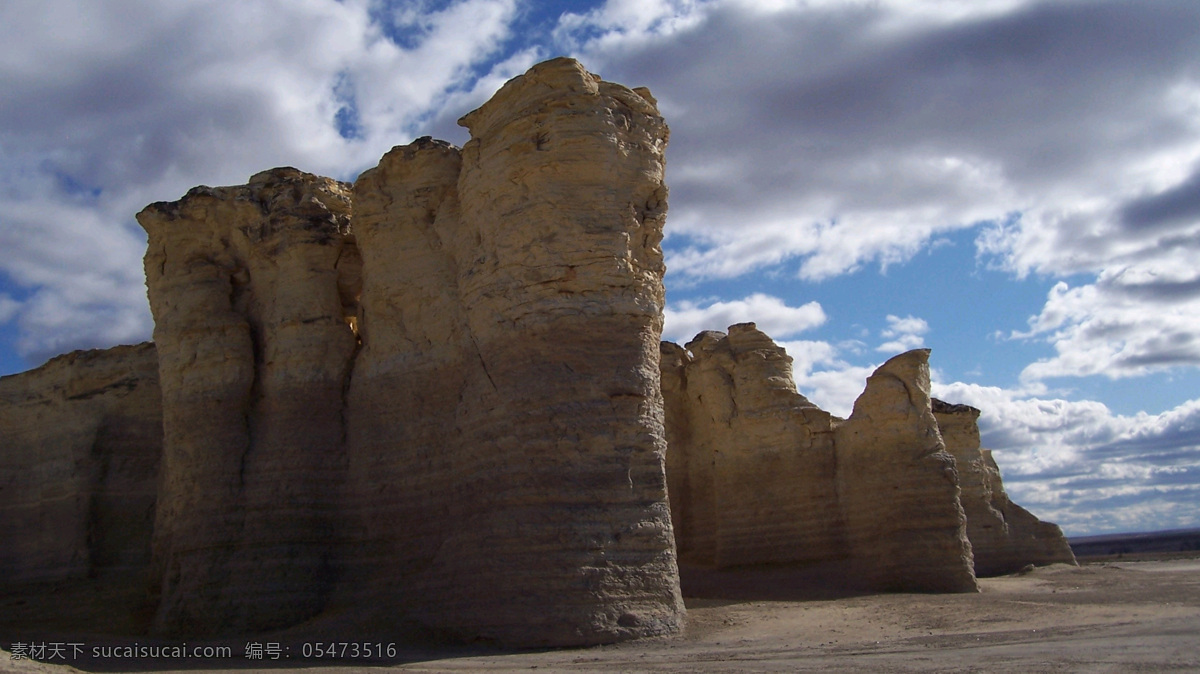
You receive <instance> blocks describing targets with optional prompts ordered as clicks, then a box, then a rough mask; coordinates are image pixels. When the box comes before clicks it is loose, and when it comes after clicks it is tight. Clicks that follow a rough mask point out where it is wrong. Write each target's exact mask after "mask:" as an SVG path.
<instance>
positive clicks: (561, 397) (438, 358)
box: [349, 59, 682, 645]
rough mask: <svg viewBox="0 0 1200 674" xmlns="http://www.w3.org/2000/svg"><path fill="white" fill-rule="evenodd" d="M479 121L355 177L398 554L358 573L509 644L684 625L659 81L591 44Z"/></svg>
mask: <svg viewBox="0 0 1200 674" xmlns="http://www.w3.org/2000/svg"><path fill="white" fill-rule="evenodd" d="M461 123H462V124H463V125H464V126H466V127H468V128H469V129H470V130H471V136H472V138H471V140H470V142H468V143H467V145H466V146H465V147H464V148H463V149H462V151H461V153H460V152H459V151H458V150H456V149H455V148H453V147H451V146H449V145H446V144H444V143H439V142H436V141H431V140H427V139H423V140H420V141H417V142H416V143H413V144H412V145H409V146H405V147H403V148H397V149H396V150H393V151H392V152H391V153H389V154H388V155H387V156H386V157H385V158H384V160H383V162H381V164H380V166H379V167H378V168H376V169H373V170H372V171H368V172H366V173H364V174H363V175H362V176H361V177H360V178H359V180H358V182H357V183H356V184H355V188H354V198H355V209H356V211H355V218H356V220H355V222H356V224H355V228H356V232H357V235H358V238H359V242H360V245H361V248H362V251H363V257H364V277H363V297H362V317H361V324H362V335H363V352H362V354H361V355H360V357H359V359H358V360H357V362H356V363H355V369H354V376H353V383H352V385H351V393H350V419H351V424H350V436H349V437H350V444H349V452H350V466H351V474H352V480H353V483H354V485H355V491H356V492H359V493H368V492H369V493H371V494H372V497H371V498H368V499H367V500H365V501H363V502H362V503H361V509H362V512H363V514H364V518H365V521H366V523H367V524H366V536H365V540H364V547H365V549H366V550H367V551H368V553H367V556H368V557H370V558H374V559H378V560H381V561H383V560H390V561H388V562H387V563H384V564H379V565H376V566H377V567H378V568H376V569H375V570H370V569H362V570H361V571H360V572H361V573H363V574H364V575H365V576H367V577H368V578H370V580H369V581H368V582H367V584H368V585H371V586H374V587H390V588H401V589H400V590H399V591H400V592H402V593H403V594H404V595H405V598H404V599H403V600H402V603H404V604H405V605H407V606H408V607H409V608H410V610H411V611H412V612H413V614H414V615H416V616H417V617H419V618H420V619H422V620H423V621H424V622H426V623H428V624H432V625H435V626H439V627H444V628H449V629H452V630H455V631H459V632H465V633H468V634H472V635H476V636H483V637H485V638H491V639H495V640H498V641H501V642H505V643H520V644H526V645H530V644H547V645H565V644H588V643H599V642H605V641H613V640H616V639H621V638H628V637H631V636H644V635H650V634H662V633H667V632H671V631H674V630H676V629H678V627H679V624H680V619H681V616H682V600H681V599H680V595H679V588H678V574H677V571H676V565H675V557H674V544H673V537H672V531H671V525H670V514H669V511H668V507H667V500H666V479H665V474H664V455H665V441H664V431H663V425H662V424H663V420H662V402H661V400H662V399H661V392H660V387H659V371H658V336H659V333H660V332H661V329H662V306H663V289H662V274H663V264H662V252H661V250H660V248H659V242H660V240H661V237H662V225H663V220H664V217H665V210H666V188H665V186H664V185H663V150H664V148H665V145H666V141H667V129H666V126H665V125H664V124H663V121H662V118H661V117H660V116H659V115H658V112H657V110H656V109H655V107H654V102H653V99H651V98H649V95H648V93H645V92H644V93H638V92H634V91H631V90H629V89H626V88H624V87H621V86H619V85H615V84H610V83H607V82H603V81H601V80H599V78H597V77H595V76H594V75H591V74H589V73H587V72H586V71H585V70H584V69H583V68H582V67H581V66H580V65H579V64H578V63H576V62H575V61H572V60H569V59H557V60H554V61H550V62H547V63H543V64H540V65H538V66H535V67H534V68H533V69H532V70H531V71H530V72H529V73H527V74H526V75H524V76H522V77H520V78H517V79H515V80H513V81H511V82H509V83H508V84H506V85H505V86H504V87H503V88H502V89H501V90H500V91H499V92H498V93H497V94H496V96H495V97H494V98H493V99H492V100H491V101H489V102H488V103H487V104H485V105H484V106H483V107H481V108H480V109H479V110H476V111H475V112H473V113H471V114H469V115H467V116H466V117H464V118H463V119H462V120H461ZM383 485H386V487H384V486H383ZM375 486H378V487H379V488H377V489H372V487H375ZM385 591H386V590H385ZM392 592H395V590H392Z"/></svg>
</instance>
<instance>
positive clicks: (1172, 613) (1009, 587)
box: [0, 558, 1200, 674]
mask: <svg viewBox="0 0 1200 674" xmlns="http://www.w3.org/2000/svg"><path fill="white" fill-rule="evenodd" d="M981 585H982V591H981V592H980V593H978V594H964V595H916V594H888V595H869V596H852V597H842V598H836V599H816V600H807V601H760V600H749V599H720V600H717V599H694V600H689V601H688V628H687V631H686V633H685V634H683V635H682V636H679V637H674V638H669V639H654V640H646V641H640V642H636V643H626V644H619V645H615V646H603V647H597V648H590V649H580V650H560V651H542V652H498V651H489V650H483V649H479V648H466V647H452V646H446V647H441V648H433V649H431V648H429V647H424V648H405V647H403V646H401V647H400V650H399V651H398V653H397V656H396V657H395V658H391V659H389V660H388V661H384V662H365V661H354V660H350V659H344V660H336V661H335V660H326V661H324V662H299V661H297V659H296V655H295V653H293V654H292V655H293V657H292V659H281V660H279V661H277V662H270V661H265V662H264V661H253V660H247V659H245V657H244V652H243V648H241V647H239V648H237V649H236V650H235V657H234V658H233V659H230V660H223V661H221V660H218V661H200V660H192V661H186V662H184V661H161V660H160V661H157V662H153V661H124V662H120V661H112V660H109V661H104V662H101V661H93V660H89V659H87V658H80V659H76V660H75V661H73V662H69V663H68V664H70V665H72V666H73V667H75V668H79V669H82V670H87V671H187V672H192V673H193V674H196V673H199V672H205V671H223V670H230V669H236V670H238V671H239V672H249V671H256V669H257V668H260V667H262V666H263V665H264V664H266V665H275V666H274V667H270V668H269V669H265V670H263V671H271V672H275V673H276V674H281V673H282V672H286V671H288V670H289V669H290V670H293V671H295V672H297V673H298V674H299V673H303V674H320V673H322V672H331V673H332V672H338V673H343V674H344V673H346V672H351V671H359V670H365V669H371V670H373V671H378V669H379V668H386V669H392V670H398V671H415V672H474V671H481V672H502V671H517V670H521V671H530V670H539V671H551V672H556V671H564V672H578V671H603V672H809V671H822V672H825V671H831V672H843V671H875V672H916V671H920V672H942V671H945V672H950V671H953V672H1023V673H1028V672H1162V671H1200V558H1192V559H1175V560H1165V561H1112V562H1104V563H1096V564H1085V565H1083V566H1082V567H1078V568H1075V567H1068V566H1061V565H1059V566H1053V567H1048V568H1042V569H1037V570H1035V571H1033V572H1031V573H1028V574H1026V575H1014V576H1005V577H1002V578H990V579H984V580H983V581H981ZM314 628H315V629H317V631H319V626H314ZM296 638H301V639H309V638H312V637H311V635H297V634H285V635H280V637H279V639H280V640H281V641H283V642H284V643H285V644H286V643H289V642H288V641H287V640H289V639H296ZM115 643H122V642H119V641H118V642H115ZM125 643H128V642H125ZM0 646H3V647H4V648H6V649H7V648H10V647H11V644H10V643H3V642H0ZM289 650H290V651H298V650H299V647H298V646H296V645H295V644H293V645H291V646H290V647H289ZM0 671H15V672H21V673H23V674H34V673H37V674H67V672H69V671H71V669H70V668H69V667H66V666H61V665H59V666H49V665H45V664H40V663H34V662H30V661H28V660H18V661H13V660H10V658H9V654H8V653H0Z"/></svg>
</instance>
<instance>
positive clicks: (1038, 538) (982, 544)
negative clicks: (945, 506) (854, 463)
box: [933, 398, 1075, 576]
mask: <svg viewBox="0 0 1200 674" xmlns="http://www.w3.org/2000/svg"><path fill="white" fill-rule="evenodd" d="M933 414H934V417H935V418H936V419H937V423H938V428H939V430H940V431H941V434H942V438H943V439H944V440H945V443H946V449H947V450H949V451H950V453H951V454H953V455H954V460H955V463H956V465H957V467H958V475H959V485H960V487H961V489H962V497H961V501H962V506H963V510H964V511H965V512H966V515H967V537H968V538H970V540H971V546H972V549H973V551H974V556H975V573H976V575H979V576H998V575H1002V574H1005V573H1012V572H1014V571H1017V570H1019V569H1021V567H1023V566H1025V565H1027V564H1035V565H1038V566H1042V565H1046V564H1055V563H1063V564H1074V563H1075V555H1074V553H1073V552H1071V546H1070V545H1069V544H1068V543H1067V539H1066V537H1065V536H1063V533H1062V530H1061V529H1059V528H1058V525H1055V524H1052V523H1049V522H1042V521H1041V520H1039V519H1038V518H1037V517H1036V516H1034V515H1033V514H1032V513H1030V512H1029V511H1028V510H1025V509H1024V508H1022V507H1021V506H1019V505H1017V504H1015V503H1013V502H1012V501H1011V500H1009V498H1008V495H1007V494H1006V493H1005V492H1004V486H1003V484H1002V483H1001V481H1000V469H999V468H998V467H997V466H996V462H995V461H994V460H993V459H992V453H991V451H989V450H986V449H981V448H980V440H979V425H978V420H979V410H978V409H976V408H974V407H970V406H968V405H951V404H949V403H945V402H942V401H941V400H937V399H936V398H935V399H934V400H933Z"/></svg>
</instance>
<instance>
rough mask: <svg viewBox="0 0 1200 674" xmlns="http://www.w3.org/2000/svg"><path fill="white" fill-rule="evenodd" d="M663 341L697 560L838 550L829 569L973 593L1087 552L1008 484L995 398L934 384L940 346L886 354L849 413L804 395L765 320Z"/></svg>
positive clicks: (867, 583)
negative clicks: (972, 398)
mask: <svg viewBox="0 0 1200 674" xmlns="http://www.w3.org/2000/svg"><path fill="white" fill-rule="evenodd" d="M661 351H662V360H661V367H662V372H663V374H662V386H663V397H664V405H665V408H666V420H667V440H668V452H667V479H668V482H669V484H670V497H671V498H670V501H671V516H672V519H673V521H674V525H675V535H676V540H677V544H678V547H679V557H680V562H681V563H683V564H687V565H698V566H701V567H706V568H709V569H729V568H734V567H744V566H748V565H767V566H769V565H780V564H789V565H794V566H797V568H799V567H806V568H816V567H813V566H812V565H813V564H816V563H822V562H824V563H835V562H836V564H837V569H838V571H837V572H836V573H834V574H827V576H828V577H827V578H826V580H828V582H833V583H840V584H844V585H845V586H846V587H856V588H861V587H866V588H872V589H877V590H923V591H932V592H961V591H972V590H974V589H975V588H976V583H975V575H976V574H979V575H996V574H1000V573H1008V572H1012V571H1015V570H1017V569H1020V568H1021V567H1022V566H1024V565H1026V564H1031V563H1032V564H1050V563H1054V562H1068V563H1073V562H1074V557H1073V556H1072V555H1071V551H1070V547H1069V546H1068V545H1067V542H1066V539H1065V538H1064V537H1063V535H1062V532H1061V531H1060V530H1059V529H1058V527H1056V526H1055V525H1053V524H1047V523H1044V522H1040V521H1038V520H1037V518H1035V517H1034V516H1033V515H1031V514H1030V513H1028V512H1027V511H1025V510H1024V509H1022V508H1020V507H1019V506H1017V505H1015V504H1013V503H1012V502H1011V501H1009V500H1008V498H1007V496H1005V495H1004V491H1003V487H1001V486H1000V473H999V471H998V470H997V469H996V467H995V463H993V462H991V453H990V452H988V451H986V450H980V449H979V429H978V427H977V426H976V419H977V418H978V416H979V411H978V410H976V409H974V408H972V407H967V406H965V405H947V404H946V403H943V402H941V401H939V400H935V399H933V398H931V397H930V395H929V364H928V359H929V351H928V350H927V349H918V350H916V351H910V352H908V353H905V354H901V355H899V356H896V357H895V358H892V359H891V360H889V361H888V362H886V363H884V364H883V365H882V366H880V367H879V368H878V369H877V370H876V371H875V373H874V374H872V375H871V377H869V378H868V379H867V387H866V390H865V391H864V392H863V394H862V395H861V396H860V397H859V398H858V400H857V401H856V402H855V404H854V411H853V413H852V414H851V416H850V418H849V419H840V418H838V417H834V416H832V415H830V414H829V413H827V412H824V411H822V410H820V409H819V408H817V407H816V406H815V405H813V404H812V403H811V402H809V401H808V400H807V399H805V398H804V396H802V395H800V394H799V393H798V392H797V391H796V386H795V383H794V382H793V379H792V370H791V363H792V360H791V358H790V357H788V355H787V354H786V353H785V352H784V350H783V349H782V348H780V347H779V346H777V345H776V344H775V343H774V342H772V341H771V339H770V338H769V337H767V336H766V335H764V334H763V333H762V332H760V331H759V330H758V329H757V328H756V327H755V326H754V324H753V323H742V324H738V325H733V326H730V328H729V333H728V335H726V334H725V333H722V332H715V331H708V332H702V333H700V334H699V335H697V336H696V337H695V339H693V340H692V341H691V342H689V343H688V344H687V347H686V348H684V347H680V346H678V345H677V344H672V343H670V342H663V343H662V345H661ZM806 565H807V566H806ZM706 577H707V576H706ZM706 582H707V581H706ZM687 589H688V588H686V587H685V590H687Z"/></svg>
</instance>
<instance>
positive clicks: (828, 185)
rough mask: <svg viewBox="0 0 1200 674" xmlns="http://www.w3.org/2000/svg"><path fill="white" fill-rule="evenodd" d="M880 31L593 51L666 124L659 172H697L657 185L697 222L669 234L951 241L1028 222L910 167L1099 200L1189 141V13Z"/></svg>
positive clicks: (1192, 78)
mask: <svg viewBox="0 0 1200 674" xmlns="http://www.w3.org/2000/svg"><path fill="white" fill-rule="evenodd" d="M895 16H896V12H895V10H893V9H892V8H890V7H889V6H888V4H887V3H869V4H868V3H863V4H857V3H856V4H847V5H833V6H828V5H821V6H816V7H810V8H806V7H804V6H800V7H798V8H796V9H794V10H785V11H780V12H777V13H771V14H769V15H768V14H762V13H754V12H747V11H744V9H743V8H742V7H740V6H737V5H734V4H730V3H724V4H717V5H714V6H713V7H712V8H711V9H710V10H709V12H708V14H707V16H706V19H705V20H704V21H702V22H700V23H699V24H698V25H697V26H696V27H694V28H693V29H691V30H687V31H683V32H681V33H679V34H675V35H672V38H671V39H670V40H662V41H659V42H648V43H646V44H639V45H638V46H637V48H636V49H629V50H626V47H627V45H624V44H622V45H618V46H617V47H614V48H613V49H612V50H611V51H607V52H606V51H604V49H603V48H598V49H597V55H598V56H599V58H600V59H601V60H602V65H603V67H604V68H605V71H604V74H605V75H606V76H610V73H611V77H617V78H620V79H621V80H623V81H629V82H637V83H645V84H648V85H649V86H650V88H651V89H652V90H653V91H654V92H655V93H656V95H658V96H659V98H660V100H661V101H662V102H663V107H664V109H667V110H674V111H675V114H674V115H673V116H672V120H673V127H674V129H675V130H676V133H675V135H674V141H673V144H672V147H671V149H670V154H669V157H670V159H671V161H672V164H673V165H679V164H682V165H686V166H688V167H689V168H694V167H701V166H708V167H712V169H713V170H712V172H711V173H706V172H703V171H694V170H692V171H686V172H683V175H680V174H679V173H677V174H675V175H674V176H673V179H672V185H673V195H672V197H673V198H672V208H673V209H675V210H676V212H678V211H680V210H683V211H688V212H692V213H695V214H696V215H695V218H694V221H695V222H697V223H699V224H696V225H694V226H692V227H691V228H689V229H685V230H683V231H682V232H681V233H683V234H693V235H704V234H707V235H710V236H715V237H717V238H718V241H717V242H714V243H719V238H720V236H721V235H722V232H724V233H726V234H727V233H728V232H727V231H726V230H727V229H728V228H732V227H735V226H736V227H739V228H740V227H742V226H743V225H744V222H743V219H742V218H738V217H736V216H737V215H738V214H740V213H745V212H747V210H750V211H753V212H754V213H755V214H756V216H757V217H758V218H760V219H762V220H767V219H769V218H770V217H772V216H775V217H788V218H792V219H794V220H795V221H797V222H830V221H833V220H838V219H840V222H841V223H843V224H844V226H847V227H858V228H860V229H861V230H862V231H860V232H859V233H860V234H862V235H868V236H869V235H870V232H869V231H867V230H869V229H870V227H871V226H872V223H870V222H862V221H860V220H856V219H855V218H854V217H853V215H854V213H856V212H863V211H875V210H894V211H896V212H897V214H898V217H901V218H903V217H909V216H906V215H905V211H917V212H919V213H927V214H928V215H927V217H931V218H935V219H937V220H936V221H934V222H926V223H924V224H926V225H928V226H929V227H946V226H956V225H957V226H965V225H970V224H972V223H973V222H974V220H973V219H972V218H973V217H975V216H976V215H977V211H979V210H980V207H981V206H989V205H994V208H993V209H992V210H993V211H994V215H995V216H999V215H1001V214H1003V213H1005V212H1007V210H1010V209H1012V208H1014V207H1016V208H1020V207H1024V206H1028V205H1029V204H1027V203H1021V201H1016V202H1009V203H1004V204H1000V203H996V202H997V200H998V197H1002V196H1013V195H1012V194H1004V195H998V194H995V193H990V192H988V191H987V190H985V189H980V186H979V185H977V184H975V183H973V182H972V181H970V180H969V179H968V178H967V177H966V176H965V175H960V174H957V173H954V172H953V171H950V172H949V173H947V172H946V171H939V170H937V167H936V166H929V165H922V164H921V162H920V161H914V160H919V159H921V158H927V159H928V160H929V161H930V162H934V163H936V161H937V160H938V159H944V158H947V157H955V158H960V159H962V160H963V161H965V162H967V163H968V164H970V163H971V162H975V163H977V165H978V167H980V168H981V169H984V170H992V171H994V176H993V177H995V178H997V179H999V181H1001V182H1003V183H1005V184H1006V185H1007V186H1008V187H1009V188H1011V191H1012V192H1015V193H1016V194H1017V195H1018V197H1019V195H1022V194H1025V195H1035V196H1037V195H1039V194H1044V193H1046V192H1054V191H1059V190H1072V191H1074V190H1076V189H1077V188H1079V189H1082V190H1083V191H1088V190H1092V191H1106V190H1108V189H1109V188H1110V185H1109V184H1108V183H1109V182H1115V181H1117V180H1119V171H1118V172H1116V173H1115V174H1114V171H1113V165H1114V163H1118V164H1119V163H1122V162H1124V161H1128V160H1131V159H1136V158H1139V157H1145V156H1147V155H1149V154H1151V153H1153V152H1155V151H1157V150H1161V149H1163V148H1169V147H1171V146H1173V145H1174V144H1176V143H1177V142H1178V141H1179V140H1180V139H1181V138H1192V139H1194V137H1195V133H1196V131H1195V127H1194V124H1193V120H1192V119H1191V118H1190V116H1189V115H1188V114H1187V113H1186V112H1182V111H1179V110H1173V109H1169V108H1168V107H1166V106H1164V105H1163V98H1164V96H1166V95H1167V92H1168V91H1169V90H1170V88H1171V87H1172V86H1174V85H1176V84H1179V83H1189V82H1190V83H1192V84H1193V85H1194V84H1195V83H1196V82H1197V75H1198V73H1200V68H1198V64H1200V58H1198V57H1197V54H1198V53H1200V31H1196V30H1195V28H1194V27H1195V26H1196V25H1200V5H1196V4H1195V3H1190V2H1149V3H1136V4H1135V3H1127V2H1089V3H1080V2H1054V3H1036V4H1029V5H1025V6H1023V7H1020V8H1018V9H1016V10H1014V11H1012V12H1007V13H1001V14H998V15H993V14H983V15H980V16H979V17H975V18H967V19H965V20H962V21H958V22H948V23H945V24H939V23H933V22H929V23H923V24H922V23H918V24H914V25H912V26H910V27H907V28H905V27H899V28H894V27H889V25H888V21H889V20H891V19H894V18H895ZM968 173H969V172H968ZM1090 181H1095V182H1094V184H1093V183H1091V182H1090ZM1024 198H1025V199H1028V198H1029V197H1028V196H1025V197H1024ZM1071 205H1072V204H1071V203H1069V202H1068V203H1064V204H1061V206H1064V207H1070V206H1071ZM973 206H974V208H972V207H973ZM685 219H686V218H685ZM1081 224H1082V225H1083V226H1082V227H1081V228H1080V229H1094V228H1095V226H1096V222H1095V221H1094V220H1091V221H1085V222H1083V223H1081ZM913 230H914V231H912V232H911V235H913V236H923V235H926V234H927V231H917V229H916V228H913ZM802 233H803V232H802ZM1081 234H1084V232H1080V231H1075V232H1064V236H1063V237H1062V241H1061V242H1062V243H1064V244H1067V247H1068V249H1073V247H1075V246H1084V245H1087V244H1090V245H1091V246H1092V247H1093V248H1094V250H1092V251H1084V252H1085V253H1086V257H1087V258H1088V259H1092V260H1095V259H1097V258H1098V257H1102V255H1103V253H1104V252H1105V251H1106V250H1108V248H1109V246H1110V245H1111V240H1109V239H1108V238H1106V237H1104V236H1101V235H1097V234H1095V233H1091V235H1090V236H1087V235H1084V236H1081ZM894 236H904V234H903V231H902V230H901V231H899V232H897V233H896V234H895V235H894ZM730 238H732V237H730ZM794 248H795V251H794V253H795V255H796V256H803V255H809V254H812V251H811V250H809V249H807V248H805V247H804V246H803V245H799V244H797V245H795V246H794ZM817 254H819V253H817ZM864 254H868V255H870V254H872V253H871V251H864ZM875 254H878V253H875Z"/></svg>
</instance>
